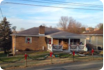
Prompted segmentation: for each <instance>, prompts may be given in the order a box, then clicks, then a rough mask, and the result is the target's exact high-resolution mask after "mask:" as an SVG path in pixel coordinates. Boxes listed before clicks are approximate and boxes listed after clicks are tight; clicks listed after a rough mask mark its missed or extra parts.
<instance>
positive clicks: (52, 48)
mask: <svg viewBox="0 0 104 70" xmlns="http://www.w3.org/2000/svg"><path fill="white" fill-rule="evenodd" d="M52 45H53V38H52V37H51V47H52V48H51V51H53V46H52Z"/></svg>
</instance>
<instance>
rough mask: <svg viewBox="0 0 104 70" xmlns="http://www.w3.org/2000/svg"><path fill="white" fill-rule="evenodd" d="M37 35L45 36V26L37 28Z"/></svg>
mask: <svg viewBox="0 0 104 70" xmlns="http://www.w3.org/2000/svg"><path fill="white" fill-rule="evenodd" d="M39 33H40V34H45V26H39Z"/></svg>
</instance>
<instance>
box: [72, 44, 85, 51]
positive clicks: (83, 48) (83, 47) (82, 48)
mask: <svg viewBox="0 0 104 70" xmlns="http://www.w3.org/2000/svg"><path fill="white" fill-rule="evenodd" d="M70 50H71V51H86V47H85V46H84V45H79V46H78V45H71V46H70Z"/></svg>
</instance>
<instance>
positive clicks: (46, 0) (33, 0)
mask: <svg viewBox="0 0 104 70" xmlns="http://www.w3.org/2000/svg"><path fill="white" fill-rule="evenodd" d="M23 1H31V2H47V3H62V4H68V3H71V4H82V5H93V6H102V5H96V4H86V3H74V2H62V1H52V0H43V1H41V0H40V1H39V0H38V1H37V0H23Z"/></svg>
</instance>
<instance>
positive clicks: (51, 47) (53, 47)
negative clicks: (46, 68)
mask: <svg viewBox="0 0 104 70" xmlns="http://www.w3.org/2000/svg"><path fill="white" fill-rule="evenodd" d="M48 50H49V51H63V47H62V46H61V45H51V44H48Z"/></svg>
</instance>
